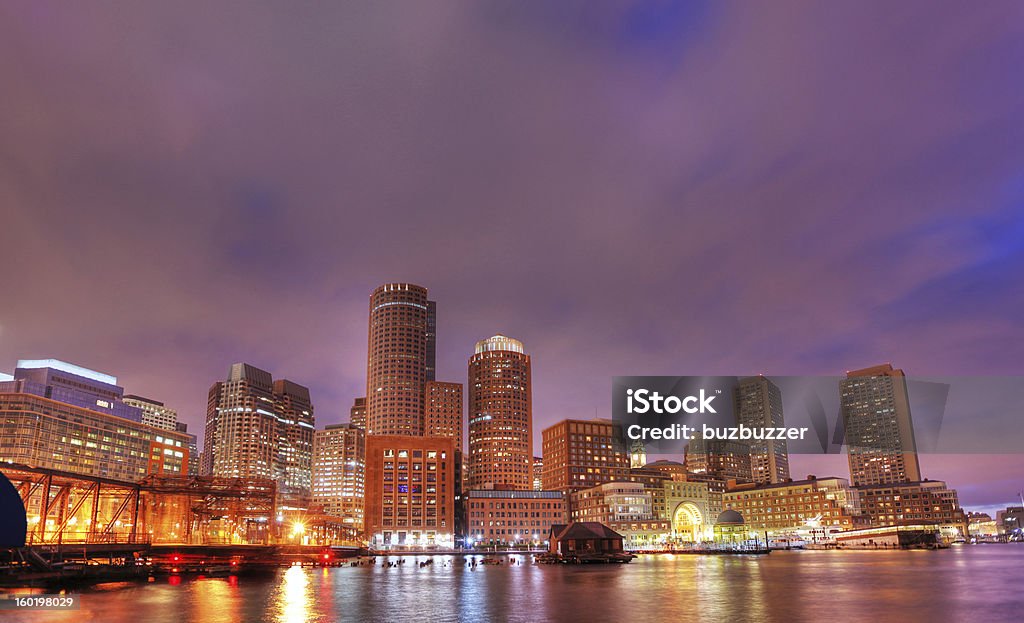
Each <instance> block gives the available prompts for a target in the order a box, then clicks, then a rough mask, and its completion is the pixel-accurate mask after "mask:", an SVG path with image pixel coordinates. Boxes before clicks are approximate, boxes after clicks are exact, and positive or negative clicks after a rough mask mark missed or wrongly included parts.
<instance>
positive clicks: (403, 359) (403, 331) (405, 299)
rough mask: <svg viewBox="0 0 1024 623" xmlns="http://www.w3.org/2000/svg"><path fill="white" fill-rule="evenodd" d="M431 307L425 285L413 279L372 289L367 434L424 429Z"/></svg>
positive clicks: (391, 433)
mask: <svg viewBox="0 0 1024 623" xmlns="http://www.w3.org/2000/svg"><path fill="white" fill-rule="evenodd" d="M431 309H432V307H431V306H430V301H428V300H427V289H426V288H424V287H422V286H418V285H414V284H411V283H386V284H384V285H382V286H380V287H378V288H377V289H376V290H374V291H373V293H372V294H371V295H370V319H369V329H368V347H367V367H366V432H367V434H369V435H422V434H423V398H424V385H425V384H426V382H427V380H428V378H427V376H428V374H427V373H428V369H431V368H432V363H431V362H430V360H429V358H428V353H427V347H428V342H429V341H430V340H429V339H428V337H429V336H428V334H430V323H431V322H433V323H434V324H435V325H436V309H435V311H434V312H433V315H432V312H431ZM431 315H432V317H433V320H430V317H431Z"/></svg>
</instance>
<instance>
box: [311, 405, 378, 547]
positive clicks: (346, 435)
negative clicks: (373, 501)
mask: <svg viewBox="0 0 1024 623" xmlns="http://www.w3.org/2000/svg"><path fill="white" fill-rule="evenodd" d="M365 472H366V431H364V430H363V429H362V428H359V427H357V426H355V425H353V424H351V423H349V424H333V425H331V426H327V427H326V428H325V429H324V430H318V431H316V433H315V434H314V436H313V503H314V504H319V505H321V506H323V508H324V512H325V513H326V514H328V515H332V516H334V517H341V518H342V519H343V521H344V523H345V525H346V526H350V527H352V528H353V529H354V530H356V531H358V532H360V533H361V532H362V530H363V496H364V480H363V479H364V475H365Z"/></svg>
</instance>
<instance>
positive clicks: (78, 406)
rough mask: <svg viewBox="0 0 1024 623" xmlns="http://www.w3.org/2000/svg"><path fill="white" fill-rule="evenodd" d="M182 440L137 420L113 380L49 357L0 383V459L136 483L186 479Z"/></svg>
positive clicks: (23, 365)
mask: <svg viewBox="0 0 1024 623" xmlns="http://www.w3.org/2000/svg"><path fill="white" fill-rule="evenodd" d="M189 441H190V440H189V436H188V435H186V434H183V433H179V432H177V431H170V430H163V429H161V428H157V427H155V426H152V425H150V424H144V423H143V422H142V412H141V410H140V409H139V408H138V407H134V406H131V405H128V404H125V403H124V401H123V390H122V388H121V387H119V386H118V385H117V379H116V378H115V377H113V376H110V375H107V374H103V373H100V372H96V371H94V370H89V369H87V368H82V367H79V366H75V365H73V364H69V363H66V362H62V361H57V360H53V359H48V360H26V361H19V362H18V367H17V368H16V369H15V372H14V375H13V379H12V380H9V381H2V382H0V461H5V462H10V463H20V464H24V465H30V466H33V467H42V468H47V469H55V470H61V471H65V472H72V473H75V474H83V475H86V476H93V477H101V478H109V479H112V480H120V481H125V482H137V481H139V480H141V479H142V478H144V477H145V476H146V475H148V474H186V473H188V464H189V456H188V445H189Z"/></svg>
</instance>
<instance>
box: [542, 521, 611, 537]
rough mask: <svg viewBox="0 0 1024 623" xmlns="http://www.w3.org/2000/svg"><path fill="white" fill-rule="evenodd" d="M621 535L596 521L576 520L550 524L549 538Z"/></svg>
mask: <svg viewBox="0 0 1024 623" xmlns="http://www.w3.org/2000/svg"><path fill="white" fill-rule="evenodd" d="M621 538H622V535H621V534H619V533H618V532H616V531H614V530H612V529H611V528H609V527H608V526H606V525H604V524H603V523H600V522H597V521H576V522H573V523H571V524H554V525H553V526H551V539H552V540H557V541H560V540H563V539H621Z"/></svg>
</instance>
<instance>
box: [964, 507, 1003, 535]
mask: <svg viewBox="0 0 1024 623" xmlns="http://www.w3.org/2000/svg"><path fill="white" fill-rule="evenodd" d="M967 534H968V535H969V536H971V537H975V538H979V539H985V538H992V537H996V536H999V524H998V523H996V520H995V519H992V515H989V514H988V513H967Z"/></svg>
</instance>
